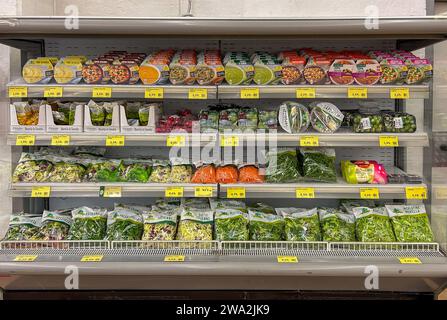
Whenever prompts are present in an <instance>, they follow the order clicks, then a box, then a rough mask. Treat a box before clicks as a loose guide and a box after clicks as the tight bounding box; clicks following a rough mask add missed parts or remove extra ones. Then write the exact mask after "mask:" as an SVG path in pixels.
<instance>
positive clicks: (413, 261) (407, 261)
mask: <svg viewBox="0 0 447 320" xmlns="http://www.w3.org/2000/svg"><path fill="white" fill-rule="evenodd" d="M398 259H399V262H400V263H401V264H422V261H421V260H420V259H419V258H417V257H402V258H398Z"/></svg>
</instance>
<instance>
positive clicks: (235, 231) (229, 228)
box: [214, 208, 249, 241]
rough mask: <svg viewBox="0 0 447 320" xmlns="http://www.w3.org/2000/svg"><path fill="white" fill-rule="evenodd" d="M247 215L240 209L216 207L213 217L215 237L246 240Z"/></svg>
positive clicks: (223, 239) (225, 239) (218, 238)
mask: <svg viewBox="0 0 447 320" xmlns="http://www.w3.org/2000/svg"><path fill="white" fill-rule="evenodd" d="M248 222H249V219H248V215H247V213H246V212H244V211H242V210H240V209H229V208H226V209H217V210H216V216H215V218H214V223H215V239H216V240H219V241H245V240H248Z"/></svg>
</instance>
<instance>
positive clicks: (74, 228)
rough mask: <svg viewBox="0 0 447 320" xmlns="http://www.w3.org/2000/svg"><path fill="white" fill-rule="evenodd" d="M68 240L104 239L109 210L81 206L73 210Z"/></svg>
mask: <svg viewBox="0 0 447 320" xmlns="http://www.w3.org/2000/svg"><path fill="white" fill-rule="evenodd" d="M71 215H72V219H73V223H72V224H71V228H70V232H69V234H68V240H103V239H104V237H105V236H106V230H107V210H105V209H99V208H89V207H80V208H76V209H73V211H72V212H71Z"/></svg>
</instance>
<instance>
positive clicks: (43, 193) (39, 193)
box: [31, 187, 51, 198]
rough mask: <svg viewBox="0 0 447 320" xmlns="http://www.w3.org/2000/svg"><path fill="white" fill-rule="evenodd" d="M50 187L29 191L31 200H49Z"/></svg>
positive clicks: (35, 188)
mask: <svg viewBox="0 0 447 320" xmlns="http://www.w3.org/2000/svg"><path fill="white" fill-rule="evenodd" d="M50 193H51V187H33V188H32V189H31V197H32V198H49V197H50Z"/></svg>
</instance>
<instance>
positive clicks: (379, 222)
mask: <svg viewBox="0 0 447 320" xmlns="http://www.w3.org/2000/svg"><path fill="white" fill-rule="evenodd" d="M353 213H354V216H355V223H356V227H355V231H356V235H357V240H358V241H361V242H395V241H396V237H395V236H394V232H393V227H392V226H391V221H390V218H389V216H388V213H387V212H386V209H385V208H384V207H376V208H368V207H356V208H353Z"/></svg>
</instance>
